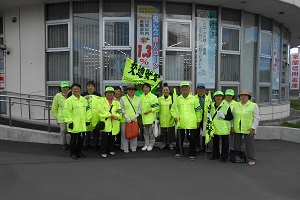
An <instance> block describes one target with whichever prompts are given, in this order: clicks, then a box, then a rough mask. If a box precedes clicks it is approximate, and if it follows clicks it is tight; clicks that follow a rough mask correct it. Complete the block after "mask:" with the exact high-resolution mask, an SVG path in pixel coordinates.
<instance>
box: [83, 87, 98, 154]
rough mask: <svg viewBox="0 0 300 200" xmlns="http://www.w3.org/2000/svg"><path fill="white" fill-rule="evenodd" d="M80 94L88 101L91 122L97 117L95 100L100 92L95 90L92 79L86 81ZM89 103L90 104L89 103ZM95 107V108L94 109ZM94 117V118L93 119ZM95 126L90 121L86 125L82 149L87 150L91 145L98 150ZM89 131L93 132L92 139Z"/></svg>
mask: <svg viewBox="0 0 300 200" xmlns="http://www.w3.org/2000/svg"><path fill="white" fill-rule="evenodd" d="M81 96H83V97H84V98H86V100H87V101H88V104H89V106H90V108H91V112H92V122H93V121H96V120H97V119H98V118H99V117H98V116H97V114H95V113H97V111H96V110H97V108H96V107H97V105H98V104H97V102H96V101H97V100H98V99H99V97H101V94H100V93H99V92H97V91H96V84H95V82H94V81H88V82H87V83H86V91H85V92H83V93H81ZM90 104H91V105H90ZM94 108H95V109H94ZM93 118H94V120H93ZM94 127H95V126H92V123H91V124H90V125H89V126H88V127H87V132H86V134H85V137H84V142H83V149H82V150H83V151H86V150H88V149H89V148H90V147H92V148H93V149H94V150H99V136H100V132H99V130H95V129H94ZM91 132H92V134H93V139H92V140H91Z"/></svg>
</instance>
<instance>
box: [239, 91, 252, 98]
mask: <svg viewBox="0 0 300 200" xmlns="http://www.w3.org/2000/svg"><path fill="white" fill-rule="evenodd" d="M241 94H246V95H249V96H250V97H251V96H252V94H251V92H250V91H249V90H241V91H240V93H239V95H238V96H240V95H241Z"/></svg>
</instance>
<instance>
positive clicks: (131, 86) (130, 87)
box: [126, 84, 135, 90]
mask: <svg viewBox="0 0 300 200" xmlns="http://www.w3.org/2000/svg"><path fill="white" fill-rule="evenodd" d="M128 89H135V87H134V85H133V84H129V85H127V87H126V90H128Z"/></svg>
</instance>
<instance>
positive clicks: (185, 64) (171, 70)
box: [165, 51, 192, 81]
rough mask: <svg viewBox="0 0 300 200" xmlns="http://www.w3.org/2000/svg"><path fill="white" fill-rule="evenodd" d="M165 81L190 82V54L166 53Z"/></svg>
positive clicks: (179, 52) (189, 52)
mask: <svg viewBox="0 0 300 200" xmlns="http://www.w3.org/2000/svg"><path fill="white" fill-rule="evenodd" d="M165 76H166V80H176V81H184V80H192V52H191V51H186V52H185V51H167V52H166V75H165Z"/></svg>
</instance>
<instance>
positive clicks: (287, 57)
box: [282, 40, 290, 64]
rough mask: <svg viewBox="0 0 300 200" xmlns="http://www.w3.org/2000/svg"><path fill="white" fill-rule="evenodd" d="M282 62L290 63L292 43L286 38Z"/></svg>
mask: <svg viewBox="0 0 300 200" xmlns="http://www.w3.org/2000/svg"><path fill="white" fill-rule="evenodd" d="M282 62H285V63H288V64H289V63H290V45H289V44H288V43H287V41H286V40H284V41H283V44H282Z"/></svg>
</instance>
